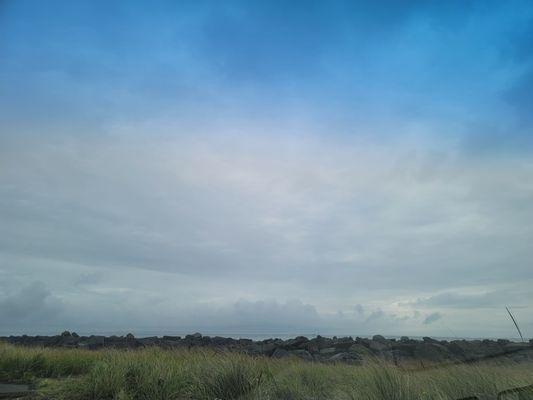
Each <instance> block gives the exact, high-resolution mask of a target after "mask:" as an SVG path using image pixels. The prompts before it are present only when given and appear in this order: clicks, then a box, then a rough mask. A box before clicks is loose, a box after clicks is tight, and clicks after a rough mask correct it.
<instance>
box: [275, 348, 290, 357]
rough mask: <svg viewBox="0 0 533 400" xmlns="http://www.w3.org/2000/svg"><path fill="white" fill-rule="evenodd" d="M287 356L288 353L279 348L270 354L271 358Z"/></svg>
mask: <svg viewBox="0 0 533 400" xmlns="http://www.w3.org/2000/svg"><path fill="white" fill-rule="evenodd" d="M289 356H290V353H289V352H288V351H287V350H285V349H282V348H279V347H278V348H277V349H276V350H274V352H273V353H272V358H285V357H289Z"/></svg>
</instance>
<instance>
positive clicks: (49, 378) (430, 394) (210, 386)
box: [0, 343, 533, 400]
mask: <svg viewBox="0 0 533 400" xmlns="http://www.w3.org/2000/svg"><path fill="white" fill-rule="evenodd" d="M0 381H2V382H30V383H34V384H36V385H37V387H38V388H39V395H40V396H41V397H42V398H46V399H58V400H62V399H64V400H67V399H68V400H106V399H109V400H112V399H117V400H164V399H183V400H185V399H190V400H193V399H198V400H199V399H211V400H214V399H222V400H229V399H242V400H252V399H254V400H320V399H324V400H337V399H338V400H344V399H346V400H355V399H368V400H381V399H390V400H412V399H456V398H460V397H466V396H470V395H474V394H477V395H494V394H496V393H497V392H498V391H501V390H504V389H508V388H512V387H516V386H523V385H526V384H531V383H533V365H530V364H521V365H517V364H511V363H507V364H497V363H495V362H492V363H487V364H483V365H459V366H453V367H448V368H442V369H431V370H427V371H416V372H415V371H405V370H400V369H398V368H397V367H394V366H392V365H388V364H384V363H376V362H373V363H370V364H368V365H364V366H350V365H345V364H320V363H313V362H305V361H301V360H297V359H281V360H279V359H268V358H264V357H250V356H247V355H243V354H236V353H221V352H215V351H213V350H206V349H198V350H163V349H158V348H147V349H143V350H135V351H133V350H129V351H127V350H101V351H88V350H78V349H42V348H25V347H15V346H11V345H8V344H5V343H0Z"/></svg>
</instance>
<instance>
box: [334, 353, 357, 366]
mask: <svg viewBox="0 0 533 400" xmlns="http://www.w3.org/2000/svg"><path fill="white" fill-rule="evenodd" d="M328 361H330V362H343V363H347V364H353V365H361V364H362V362H363V358H362V357H361V356H360V355H359V354H357V353H352V352H344V353H338V354H335V355H333V356H331V357H330V358H328Z"/></svg>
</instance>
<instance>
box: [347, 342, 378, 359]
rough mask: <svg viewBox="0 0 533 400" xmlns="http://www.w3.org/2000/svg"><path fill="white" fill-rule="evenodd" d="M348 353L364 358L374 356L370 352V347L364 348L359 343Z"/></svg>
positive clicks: (352, 346) (353, 345) (351, 347)
mask: <svg viewBox="0 0 533 400" xmlns="http://www.w3.org/2000/svg"><path fill="white" fill-rule="evenodd" d="M348 351H349V352H350V353H357V354H359V355H362V356H371V355H372V352H371V351H370V349H369V348H368V347H366V346H363V345H362V344H358V343H355V344H352V345H351V346H350V348H349V349H348Z"/></svg>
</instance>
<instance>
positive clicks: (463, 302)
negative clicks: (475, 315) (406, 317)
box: [404, 287, 532, 309]
mask: <svg viewBox="0 0 533 400" xmlns="http://www.w3.org/2000/svg"><path fill="white" fill-rule="evenodd" d="M531 298H532V293H531V291H529V290H527V289H526V290H523V289H521V288H520V287H517V288H515V289H514V290H512V291H511V290H496V291H489V292H483V293H461V292H443V293H439V294H437V295H434V296H430V297H424V298H419V299H417V300H416V301H413V302H408V303H404V304H405V305H408V306H413V307H417V308H419V307H425V308H434V307H438V308H450V309H477V308H500V309H502V308H504V307H505V306H506V305H508V304H513V305H515V306H520V305H523V304H529V302H530V301H531Z"/></svg>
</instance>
